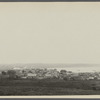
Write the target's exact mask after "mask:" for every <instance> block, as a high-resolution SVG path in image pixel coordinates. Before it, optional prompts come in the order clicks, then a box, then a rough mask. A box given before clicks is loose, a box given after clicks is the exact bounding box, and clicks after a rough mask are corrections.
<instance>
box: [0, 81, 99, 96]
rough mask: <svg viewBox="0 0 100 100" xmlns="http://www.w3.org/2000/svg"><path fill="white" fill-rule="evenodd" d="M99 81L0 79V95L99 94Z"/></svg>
mask: <svg viewBox="0 0 100 100" xmlns="http://www.w3.org/2000/svg"><path fill="white" fill-rule="evenodd" d="M99 84H100V81H93V80H91V81H64V80H50V79H48V80H1V82H0V95H89V94H100V90H99V87H97V89H96V88H95V87H96V86H99Z"/></svg>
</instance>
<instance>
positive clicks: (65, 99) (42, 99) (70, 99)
mask: <svg viewBox="0 0 100 100" xmlns="http://www.w3.org/2000/svg"><path fill="white" fill-rule="evenodd" d="M98 1H99V2H100V0H0V3H1V2H98ZM0 100H100V96H99V95H78V96H77V95H70V96H65V95H63V96H62V95H61V96H0Z"/></svg>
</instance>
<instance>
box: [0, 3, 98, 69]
mask: <svg viewBox="0 0 100 100" xmlns="http://www.w3.org/2000/svg"><path fill="white" fill-rule="evenodd" d="M9 63H10V64H12V63H13V64H15V63H49V64H51V63H58V64H60V63H66V64H67V63H70V64H77V63H79V64H100V3H96V2H95V3H93V2H90V3H82V2H81V3H78V2H76V3H75V2H66V3H56V2H54V3H49V2H43V3H42V2H41V3H36V2H33V3H27V2H26V3H0V64H9ZM98 68H99V67H98Z"/></svg>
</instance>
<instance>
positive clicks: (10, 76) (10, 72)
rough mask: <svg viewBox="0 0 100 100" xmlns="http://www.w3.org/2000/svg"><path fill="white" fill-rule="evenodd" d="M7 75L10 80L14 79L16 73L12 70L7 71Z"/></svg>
mask: <svg viewBox="0 0 100 100" xmlns="http://www.w3.org/2000/svg"><path fill="white" fill-rule="evenodd" d="M8 75H9V78H10V79H14V78H16V71H14V70H8Z"/></svg>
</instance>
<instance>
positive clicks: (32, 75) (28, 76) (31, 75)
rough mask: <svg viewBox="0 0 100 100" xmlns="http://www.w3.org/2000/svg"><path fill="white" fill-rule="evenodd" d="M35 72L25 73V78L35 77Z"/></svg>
mask: <svg viewBox="0 0 100 100" xmlns="http://www.w3.org/2000/svg"><path fill="white" fill-rule="evenodd" d="M36 76H37V74H36V73H27V78H36Z"/></svg>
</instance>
